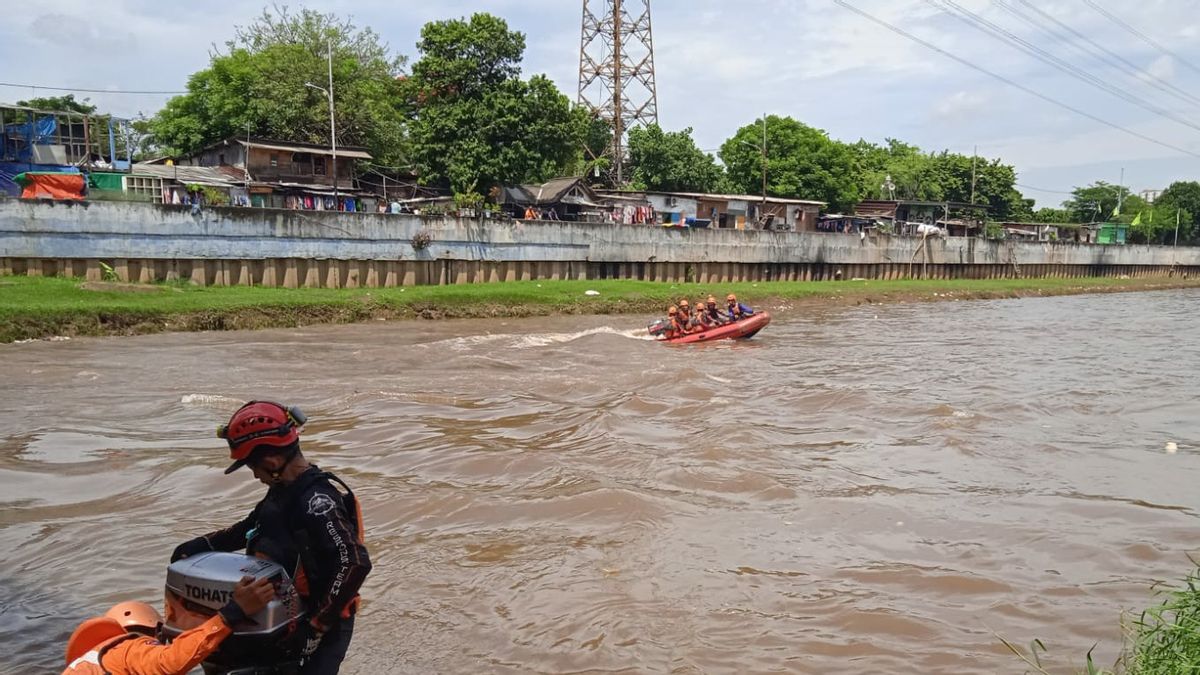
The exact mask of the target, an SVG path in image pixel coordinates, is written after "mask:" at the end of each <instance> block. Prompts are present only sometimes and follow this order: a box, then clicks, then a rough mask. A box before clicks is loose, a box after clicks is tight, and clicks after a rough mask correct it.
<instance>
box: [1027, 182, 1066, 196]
mask: <svg viewBox="0 0 1200 675" xmlns="http://www.w3.org/2000/svg"><path fill="white" fill-rule="evenodd" d="M1013 185H1015V186H1017V187H1019V188H1025V189H1026V190H1033V191H1034V192H1049V193H1051V194H1056V195H1074V194H1075V193H1074V192H1067V191H1066V190H1047V189H1045V188H1040V187H1034V186H1032V185H1023V184H1021V183H1013Z"/></svg>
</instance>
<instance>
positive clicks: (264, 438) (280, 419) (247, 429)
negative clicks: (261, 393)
mask: <svg viewBox="0 0 1200 675" xmlns="http://www.w3.org/2000/svg"><path fill="white" fill-rule="evenodd" d="M307 421H308V418H307V417H305V416H304V413H302V412H300V409H299V408H297V407H295V406H287V407H285V406H283V405H280V404H278V403H275V402H274V401H250V402H249V403H247V404H246V405H244V406H242V407H240V408H238V410H237V412H235V413H233V417H230V418H229V424H223V425H221V426H220V427H218V428H217V438H223V439H225V441H226V442H227V443H229V459H232V460H233V464H230V465H229V468H228V469H225V473H233V472H234V470H236V469H238V468H240V467H241V466H242V465H244V464H245V463H246V461H247V460H248V459H249V458H250V453H251V452H252V451H253V450H254V449H255V448H257V447H258V446H260V445H269V446H272V447H277V448H286V447H287V446H289V445H291V444H293V443H295V442H297V441H299V440H300V432H299V431H297V429H299V428H300V427H301V426H303V425H304V423H305V422H307Z"/></svg>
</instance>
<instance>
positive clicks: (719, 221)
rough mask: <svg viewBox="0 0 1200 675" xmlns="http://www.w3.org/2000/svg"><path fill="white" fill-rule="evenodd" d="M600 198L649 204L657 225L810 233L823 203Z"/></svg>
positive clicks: (688, 195) (715, 197)
mask: <svg viewBox="0 0 1200 675" xmlns="http://www.w3.org/2000/svg"><path fill="white" fill-rule="evenodd" d="M598 194H599V195H600V196H602V197H607V198H613V199H633V200H637V201H644V202H645V203H647V204H649V205H650V206H651V207H652V208H653V210H654V213H655V215H656V221H657V224H661V225H676V226H689V225H690V226H692V227H712V228H724V229H738V230H745V229H751V230H791V231H796V232H812V231H815V230H816V229H817V216H818V214H820V212H821V208H822V207H823V206H825V202H819V201H814V200H810V199H786V198H782V197H767V198H766V200H765V201H764V200H763V198H762V196H761V195H760V196H755V195H739V194H710V193H704V192H666V191H658V190H646V191H644V192H640V191H628V190H621V191H611V190H610V191H601V192H599V193H598Z"/></svg>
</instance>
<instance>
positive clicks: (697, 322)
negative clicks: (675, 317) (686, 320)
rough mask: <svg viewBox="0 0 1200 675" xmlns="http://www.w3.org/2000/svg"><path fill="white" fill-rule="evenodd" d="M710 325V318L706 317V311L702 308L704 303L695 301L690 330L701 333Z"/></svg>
mask: <svg viewBox="0 0 1200 675" xmlns="http://www.w3.org/2000/svg"><path fill="white" fill-rule="evenodd" d="M712 327H713V323H712V320H710V319H709V318H708V312H707V311H706V310H705V309H704V305H703V304H702V303H696V311H695V312H693V313H692V332H693V333H702V332H704V331H706V330H708V329H710V328H712Z"/></svg>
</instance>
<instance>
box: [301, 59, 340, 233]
mask: <svg viewBox="0 0 1200 675" xmlns="http://www.w3.org/2000/svg"><path fill="white" fill-rule="evenodd" d="M325 44H326V45H327V47H328V49H329V52H328V54H329V87H328V88H325V87H318V86H317V85H315V84H313V83H312V82H305V83H304V86H306V87H309V88H310V89H316V90H317V91H321V92H324V93H325V96H326V99H327V100H328V101H329V142H330V144H331V145H332V147H333V201H334V202H335V204H334V209H335V210H337V211H341V210H342V204H341V199H340V196H339V195H338V166H337V124H336V123H335V122H334V117H333V40H329V41H328V42H326V43H325Z"/></svg>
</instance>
